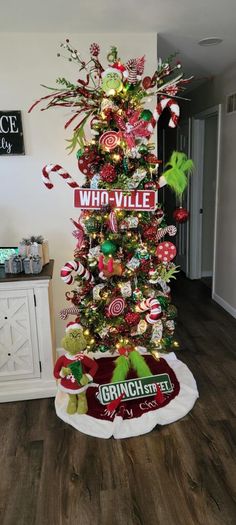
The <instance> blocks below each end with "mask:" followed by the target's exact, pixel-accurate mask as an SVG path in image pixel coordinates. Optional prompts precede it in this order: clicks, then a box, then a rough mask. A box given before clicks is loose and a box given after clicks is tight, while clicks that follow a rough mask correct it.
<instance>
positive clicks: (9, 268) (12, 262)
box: [4, 255, 23, 273]
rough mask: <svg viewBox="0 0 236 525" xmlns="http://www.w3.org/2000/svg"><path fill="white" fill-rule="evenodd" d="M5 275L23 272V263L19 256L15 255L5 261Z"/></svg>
mask: <svg viewBox="0 0 236 525" xmlns="http://www.w3.org/2000/svg"><path fill="white" fill-rule="evenodd" d="M4 266H5V273H21V272H22V271H23V263H22V258H21V256H20V255H15V256H13V257H10V258H9V259H6V261H5V263H4Z"/></svg>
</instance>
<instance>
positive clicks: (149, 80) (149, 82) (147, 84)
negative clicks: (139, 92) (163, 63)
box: [143, 77, 152, 89]
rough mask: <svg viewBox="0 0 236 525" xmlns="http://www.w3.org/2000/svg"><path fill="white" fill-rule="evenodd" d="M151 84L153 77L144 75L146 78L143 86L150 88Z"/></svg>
mask: <svg viewBox="0 0 236 525" xmlns="http://www.w3.org/2000/svg"><path fill="white" fill-rule="evenodd" d="M151 84H152V79H151V77H144V79H143V87H144V89H149V88H150V87H151Z"/></svg>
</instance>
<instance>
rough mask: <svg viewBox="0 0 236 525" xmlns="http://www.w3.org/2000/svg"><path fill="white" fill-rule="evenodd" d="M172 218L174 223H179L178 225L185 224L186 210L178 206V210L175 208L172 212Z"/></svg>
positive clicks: (187, 212) (186, 218)
mask: <svg viewBox="0 0 236 525" xmlns="http://www.w3.org/2000/svg"><path fill="white" fill-rule="evenodd" d="M173 217H174V219H175V221H176V222H179V223H183V222H186V221H187V220H188V218H189V211H188V210H186V208H182V206H180V207H179V208H176V210H175V211H174V213H173Z"/></svg>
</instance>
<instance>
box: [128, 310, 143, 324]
mask: <svg viewBox="0 0 236 525" xmlns="http://www.w3.org/2000/svg"><path fill="white" fill-rule="evenodd" d="M125 321H126V323H127V324H129V325H130V326H135V325H137V324H138V323H139V321H140V314H139V313H136V312H128V313H127V314H126V315H125Z"/></svg>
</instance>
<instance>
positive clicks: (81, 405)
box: [77, 391, 88, 414]
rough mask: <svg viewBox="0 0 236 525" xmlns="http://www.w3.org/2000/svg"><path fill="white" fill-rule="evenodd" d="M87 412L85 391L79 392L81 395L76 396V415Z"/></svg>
mask: <svg viewBox="0 0 236 525" xmlns="http://www.w3.org/2000/svg"><path fill="white" fill-rule="evenodd" d="M87 412H88V403H87V398H86V391H85V392H81V394H78V406H77V413H78V414H87Z"/></svg>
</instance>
